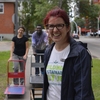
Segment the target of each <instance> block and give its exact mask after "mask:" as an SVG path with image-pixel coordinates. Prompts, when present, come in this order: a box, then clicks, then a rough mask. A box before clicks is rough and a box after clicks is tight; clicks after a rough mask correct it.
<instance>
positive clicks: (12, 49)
mask: <svg viewBox="0 0 100 100" xmlns="http://www.w3.org/2000/svg"><path fill="white" fill-rule="evenodd" d="M14 47H15V43H14V42H13V41H12V43H11V50H10V58H9V60H8V61H10V60H12V59H13V58H12V57H13V51H14Z"/></svg>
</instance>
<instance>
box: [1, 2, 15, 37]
mask: <svg viewBox="0 0 100 100" xmlns="http://www.w3.org/2000/svg"><path fill="white" fill-rule="evenodd" d="M14 13H15V0H0V37H2V36H3V38H5V39H11V38H12V37H13V36H14V34H15V33H14V22H13V19H14Z"/></svg>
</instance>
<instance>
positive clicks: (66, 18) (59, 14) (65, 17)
mask: <svg viewBox="0 0 100 100" xmlns="http://www.w3.org/2000/svg"><path fill="white" fill-rule="evenodd" d="M51 16H53V17H61V18H62V19H63V20H64V22H65V24H66V25H67V26H69V25H70V22H69V16H68V15H67V12H66V11H65V10H62V9H61V8H58V7H57V8H55V9H52V10H51V11H49V12H48V13H47V15H46V17H45V18H44V20H43V23H44V26H46V25H47V24H48V21H49V18H50V17H51Z"/></svg>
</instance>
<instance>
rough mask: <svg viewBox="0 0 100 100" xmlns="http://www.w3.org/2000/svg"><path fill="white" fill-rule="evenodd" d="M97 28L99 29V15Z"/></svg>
mask: <svg viewBox="0 0 100 100" xmlns="http://www.w3.org/2000/svg"><path fill="white" fill-rule="evenodd" d="M97 30H98V31H99V17H97Z"/></svg>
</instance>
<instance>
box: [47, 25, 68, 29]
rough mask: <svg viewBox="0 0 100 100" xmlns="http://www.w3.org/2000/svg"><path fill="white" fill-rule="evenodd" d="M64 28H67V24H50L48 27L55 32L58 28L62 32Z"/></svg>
mask: <svg viewBox="0 0 100 100" xmlns="http://www.w3.org/2000/svg"><path fill="white" fill-rule="evenodd" d="M64 26H66V24H56V25H52V24H48V25H46V29H49V30H53V29H54V27H56V28H57V29H58V30H61V29H62V28H63V27H64Z"/></svg>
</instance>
